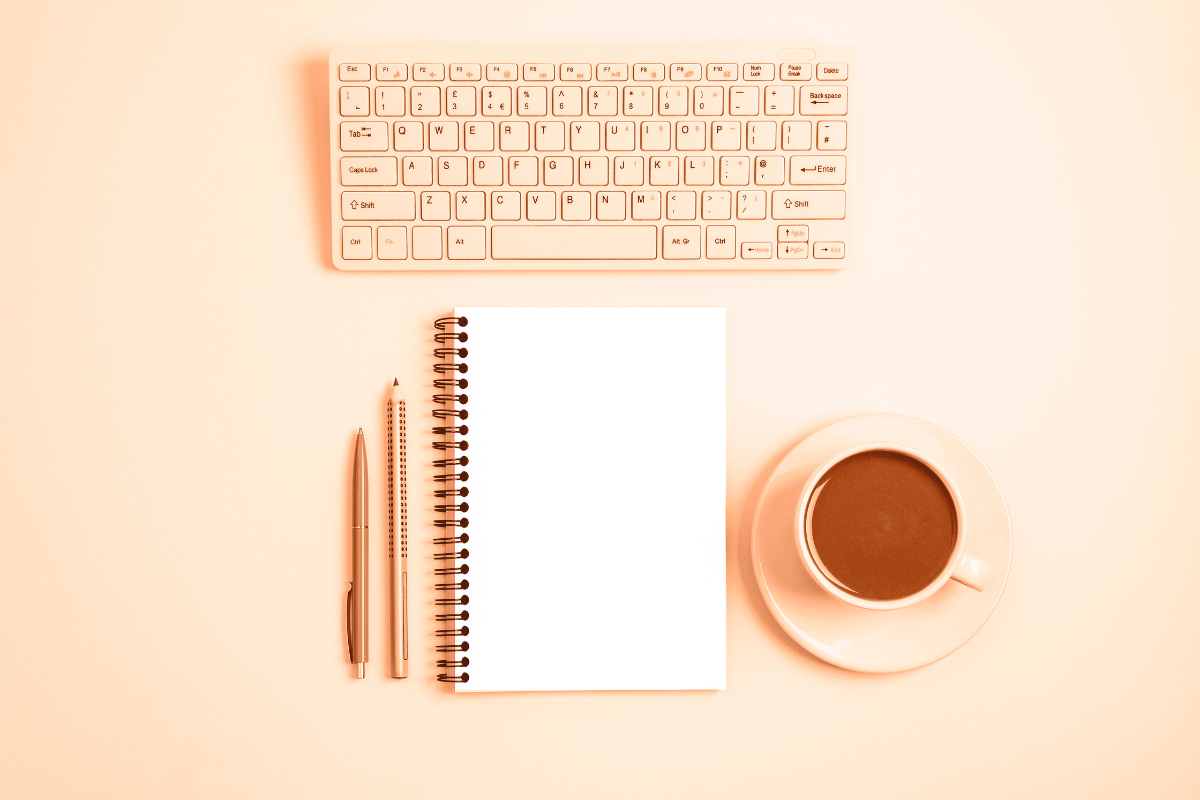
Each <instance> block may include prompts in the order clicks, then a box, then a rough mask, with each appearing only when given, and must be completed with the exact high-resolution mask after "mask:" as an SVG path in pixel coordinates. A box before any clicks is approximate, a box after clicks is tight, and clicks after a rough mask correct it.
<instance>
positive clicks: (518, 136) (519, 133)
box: [500, 122, 529, 151]
mask: <svg viewBox="0 0 1200 800" xmlns="http://www.w3.org/2000/svg"><path fill="white" fill-rule="evenodd" d="M500 149H501V150H509V151H515V150H520V151H525V150H528V149H529V123H528V122H502V123H500Z"/></svg>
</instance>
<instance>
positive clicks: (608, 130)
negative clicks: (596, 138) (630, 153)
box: [604, 122, 634, 151]
mask: <svg viewBox="0 0 1200 800" xmlns="http://www.w3.org/2000/svg"><path fill="white" fill-rule="evenodd" d="M633 131H634V125H633V123H632V122H609V123H607V124H605V126H604V148H605V149H606V150H618V151H619V150H632V149H633Z"/></svg>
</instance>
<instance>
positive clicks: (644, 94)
mask: <svg viewBox="0 0 1200 800" xmlns="http://www.w3.org/2000/svg"><path fill="white" fill-rule="evenodd" d="M622 110H624V112H625V116H627V117H648V116H650V115H651V114H653V113H654V90H653V89H646V88H643V87H640V86H626V87H625V93H624V102H623V103H622Z"/></svg>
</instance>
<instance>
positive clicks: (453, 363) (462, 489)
mask: <svg viewBox="0 0 1200 800" xmlns="http://www.w3.org/2000/svg"><path fill="white" fill-rule="evenodd" d="M433 326H434V328H436V329H437V332H436V333H434V335H433V338H434V341H435V342H436V343H437V346H436V347H435V348H434V350H433V355H434V357H435V358H436V359H437V361H436V363H434V365H433V370H434V372H435V373H437V377H436V378H435V379H434V381H433V386H434V389H435V394H434V395H433V402H434V409H433V417H434V419H435V420H436V423H437V424H435V425H434V428H433V434H434V436H437V437H440V438H437V439H435V440H434V442H433V449H434V450H435V451H437V454H438V455H439V456H440V457H439V458H436V459H434V461H433V466H434V467H435V468H436V472H435V474H434V476H433V479H434V481H435V482H436V483H437V484H438V488H436V489H434V492H433V495H434V497H436V498H437V499H438V501H439V502H437V503H435V504H434V506H433V510H434V511H435V512H436V514H437V516H436V517H435V519H434V521H433V524H434V526H435V527H437V528H438V529H439V533H441V534H443V535H441V536H438V537H437V538H435V539H434V540H433V543H434V545H435V546H437V547H438V548H439V550H438V551H436V552H435V553H434V555H433V558H434V561H435V562H436V566H435V567H434V570H433V572H434V576H435V578H436V581H437V583H436V588H437V591H438V593H439V596H438V598H437V599H436V600H435V601H434V602H435V603H436V605H437V606H438V610H439V611H440V612H442V613H439V614H437V616H436V619H437V621H438V622H443V623H445V622H448V623H451V624H452V625H453V624H454V623H457V622H460V621H461V622H464V623H465V622H466V621H467V619H469V618H470V614H469V613H468V612H467V609H466V606H467V605H468V604H469V603H470V602H471V598H470V597H468V596H467V595H466V594H460V592H465V591H466V590H467V589H468V588H469V587H470V582H469V581H468V580H467V579H466V578H460V579H458V580H455V579H454V578H450V577H449V576H452V575H453V576H462V575H466V574H467V573H468V572H469V571H470V567H469V566H468V564H467V558H468V557H469V556H470V551H468V550H467V548H465V547H462V548H460V549H456V548H458V546H459V545H465V544H466V543H467V542H468V541H470V537H469V536H468V535H467V532H466V530H465V529H466V528H467V526H468V525H470V524H471V522H470V520H469V519H467V517H465V516H461V515H463V514H466V513H467V511H468V510H469V508H470V507H469V506H468V505H467V502H466V500H465V499H462V498H465V497H466V496H467V494H468V493H469V490H468V488H467V485H466V484H467V480H468V479H469V478H470V475H468V473H467V471H466V470H465V469H460V468H462V467H466V466H467V463H468V461H469V459H468V458H467V456H466V455H465V453H466V451H467V449H468V448H469V446H470V445H469V444H468V442H467V440H466V439H463V438H462V437H464V436H466V435H467V432H468V428H467V426H466V425H465V424H464V423H465V420H466V419H467V409H466V408H465V406H466V405H467V395H466V394H459V393H456V390H457V391H461V390H463V389H466V388H467V379H466V378H464V377H462V376H463V375H464V374H465V373H466V371H467V365H466V364H465V363H464V362H463V361H462V360H461V359H464V358H466V357H467V348H465V347H458V346H456V345H459V344H462V343H464V342H466V341H467V333H466V331H464V330H462V328H465V327H467V318H466V317H442V318H441V319H439V320H438V321H437V322H435V323H434V324H433ZM470 632H471V630H470V628H468V627H467V626H466V625H462V626H461V627H457V628H455V627H447V628H442V629H440V630H438V631H437V633H436V635H437V636H438V637H441V638H439V639H438V644H437V652H438V653H445V654H447V657H446V658H441V659H438V662H437V666H438V669H444V670H447V671H446V672H443V673H440V674H439V675H438V676H437V679H438V680H439V681H442V682H443V683H466V682H467V681H469V680H470V679H471V676H470V674H468V673H466V672H463V671H462V669H463V668H464V667H467V666H469V665H470V663H471V660H470V659H469V658H467V657H466V656H465V655H463V654H464V653H466V652H467V650H469V649H470V647H471V645H470V642H468V641H467V639H466V637H467V635H468V634H470Z"/></svg>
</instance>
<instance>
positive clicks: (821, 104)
mask: <svg viewBox="0 0 1200 800" xmlns="http://www.w3.org/2000/svg"><path fill="white" fill-rule="evenodd" d="M800 113H801V114H803V115H804V116H806V117H844V116H846V87H845V86H820V85H817V84H813V85H811V86H801V87H800Z"/></svg>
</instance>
